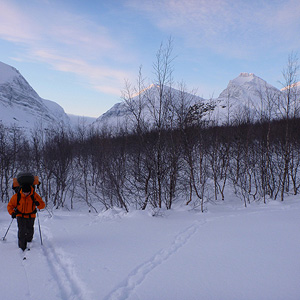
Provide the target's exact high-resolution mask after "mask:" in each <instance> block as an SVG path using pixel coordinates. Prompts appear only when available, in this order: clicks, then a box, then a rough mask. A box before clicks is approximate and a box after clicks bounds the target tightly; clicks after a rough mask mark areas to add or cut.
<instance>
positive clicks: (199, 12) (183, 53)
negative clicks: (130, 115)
mask: <svg viewBox="0 0 300 300" xmlns="http://www.w3.org/2000/svg"><path fill="white" fill-rule="evenodd" d="M0 6H1V9H0V18H1V24H0V58H1V59H0V61H2V62H3V63H5V64H8V65H11V66H13V67H14V68H16V69H17V70H19V72H20V73H21V74H22V75H23V76H24V78H25V79H26V80H27V81H28V82H29V84H30V85H31V86H32V87H33V89H34V90H35V91H36V92H37V93H38V94H39V96H40V97H42V98H44V99H49V100H51V101H55V102H56V103H58V104H59V105H60V106H62V107H63V108H64V110H65V112H66V113H67V114H71V115H76V116H87V117H93V118H98V117H99V116H100V115H102V114H103V113H105V112H106V111H107V110H109V109H110V108H111V107H112V106H113V105H114V104H116V103H118V102H120V101H121V91H122V90H123V89H124V88H125V80H129V82H131V83H132V84H133V85H135V83H136V80H137V77H138V71H139V67H140V66H141V65H142V66H143V69H142V72H143V76H144V77H146V78H147V80H146V82H149V84H150V83H153V81H155V80H153V70H152V63H153V61H154V60H155V56H156V53H157V51H158V49H159V47H160V44H161V43H166V41H167V40H168V38H169V37H171V38H172V39H173V53H172V55H173V56H174V57H176V59H175V60H174V74H173V77H174V82H175V83H177V82H184V83H185V84H186V86H187V91H191V90H197V95H198V96H200V97H203V98H205V99H208V98H210V97H217V96H218V95H219V94H220V93H221V92H222V90H224V89H225V88H226V87H227V84H228V82H229V81H230V80H232V79H234V78H236V77H238V76H239V74H240V73H244V72H245V73H254V74H255V75H256V76H258V77H260V78H262V79H263V80H265V81H267V82H268V83H269V84H271V85H273V86H275V87H277V88H278V89H280V88H282V86H280V84H279V81H280V80H281V79H282V70H283V69H284V68H285V66H286V64H287V59H288V56H289V54H290V53H291V52H295V53H298V52H299V48H300V41H299V39H296V38H295V36H297V34H298V31H299V30H298V29H299V28H300V19H299V16H298V12H299V10H300V3H299V2H298V1H296V0H288V1H275V2H274V1H265V2H264V3H263V4H262V3H261V2H260V1H254V2H251V3H245V2H244V1H241V0H240V1H233V0H226V1H220V0H214V1H207V0H203V1H201V2H200V3H199V1H196V0H193V1H190V0H189V1H188V0H182V1H171V0H163V1H160V2H158V3H154V2H153V1H143V2H142V3H141V2H140V1H137V0H123V1H116V0H113V1H110V2H109V3H107V2H106V1H91V0H89V1H85V2H84V3H83V2H82V1H79V0H75V1H74V0H73V1H71V0H64V1H58V0H31V1H28V2H26V3H24V2H23V1H19V0H3V1H1V4H0ZM250 12H251V13H250ZM146 85H147V84H146Z"/></svg>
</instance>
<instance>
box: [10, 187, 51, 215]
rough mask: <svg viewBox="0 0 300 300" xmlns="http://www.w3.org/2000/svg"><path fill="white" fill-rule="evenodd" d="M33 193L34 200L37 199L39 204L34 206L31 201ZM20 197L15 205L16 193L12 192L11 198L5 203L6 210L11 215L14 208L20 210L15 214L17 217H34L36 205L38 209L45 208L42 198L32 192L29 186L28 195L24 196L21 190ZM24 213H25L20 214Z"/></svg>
mask: <svg viewBox="0 0 300 300" xmlns="http://www.w3.org/2000/svg"><path fill="white" fill-rule="evenodd" d="M33 193H34V201H38V202H39V205H38V206H36V205H35V204H34V203H33V201H32V197H31V195H32V194H33ZM20 194H21V198H20V202H19V205H17V201H18V193H16V194H14V195H13V196H12V197H11V199H10V200H9V202H8V204H7V211H8V213H9V214H10V215H11V214H12V213H13V212H14V211H15V208H16V209H17V210H18V211H19V212H20V213H19V214H17V217H24V218H35V216H36V214H35V212H34V210H35V208H36V207H37V208H38V209H43V208H45V206H46V204H45V202H44V201H43V200H42V198H41V196H40V195H39V194H37V193H36V192H34V190H33V188H31V192H30V194H29V195H28V196H25V195H24V194H23V192H22V190H21V191H20ZM22 214H26V215H22Z"/></svg>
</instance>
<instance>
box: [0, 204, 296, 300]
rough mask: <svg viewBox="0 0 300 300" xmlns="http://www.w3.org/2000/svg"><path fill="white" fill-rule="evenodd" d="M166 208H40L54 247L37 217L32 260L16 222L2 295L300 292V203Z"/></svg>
mask: <svg viewBox="0 0 300 300" xmlns="http://www.w3.org/2000/svg"><path fill="white" fill-rule="evenodd" d="M5 208H6V205H5V204H1V208H0V230H1V237H2V236H3V235H4V234H5V231H6V229H7V227H8V225H9V223H10V220H11V219H10V216H9V215H8V214H7V212H6V210H5ZM163 214H164V215H163V216H159V217H152V216H151V215H150V213H149V212H145V211H143V212H142V211H134V212H130V213H129V214H125V213H124V212H122V211H121V210H109V211H106V212H102V213H99V214H91V213H90V214H89V213H83V212H66V211H55V212H54V215H53V216H52V217H50V215H49V213H48V212H47V211H43V212H40V213H39V218H40V222H41V229H42V236H43V243H44V245H43V246H41V244H40V239H39V230H38V222H36V224H35V237H34V241H33V243H32V246H31V250H30V251H28V252H27V259H26V260H22V254H21V253H20V251H19V249H18V248H17V223H16V221H14V222H13V224H12V226H11V229H10V231H9V233H8V235H7V239H6V241H1V244H0V247H1V255H0V264H1V268H0V270H1V285H0V299H3V300H20V299H22V300H29V299H30V300H71V299H73V300H123V299H130V300H138V299H139V300H194V299H195V300H200V299H202V300H235V299H236V300H246V299H247V300H252V299H255V300H263V299H264V300H276V299H278V300H298V299H300V284H299V280H300V200H298V199H293V198H287V200H286V201H285V202H283V203H281V202H278V201H272V202H269V203H268V204H267V205H264V204H262V203H261V204H252V205H251V206H249V207H248V208H244V207H243V205H242V203H241V202H236V203H235V204H232V203H230V204H228V203H224V204H222V203H219V204H216V205H209V206H208V211H207V212H206V213H201V212H199V211H197V210H189V208H188V207H177V208H175V209H173V210H170V211H164V213H163Z"/></svg>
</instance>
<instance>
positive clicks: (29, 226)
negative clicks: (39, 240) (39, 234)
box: [17, 217, 35, 251]
mask: <svg viewBox="0 0 300 300" xmlns="http://www.w3.org/2000/svg"><path fill="white" fill-rule="evenodd" d="M34 220H35V218H21V217H17V221H18V230H19V231H18V240H19V247H20V248H21V249H22V250H23V251H24V250H25V249H26V247H27V243H30V242H31V241H32V238H33V234H34Z"/></svg>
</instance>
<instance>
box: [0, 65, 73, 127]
mask: <svg viewBox="0 0 300 300" xmlns="http://www.w3.org/2000/svg"><path fill="white" fill-rule="evenodd" d="M0 121H1V122H2V123H3V124H4V125H5V126H11V125H16V126H17V127H19V128H22V129H25V130H26V131H29V130H30V129H32V128H34V126H36V125H39V126H41V125H42V126H43V127H44V128H47V127H49V126H55V125H59V124H61V123H63V124H66V125H68V123H69V118H68V116H67V115H66V114H65V112H64V110H63V108H62V107H61V106H59V105H58V104H56V103H55V102H53V101H49V100H45V99H42V98H41V97H39V95H38V94H37V93H36V92H35V91H34V89H33V88H32V87H31V86H30V85H29V83H28V82H27V81H26V80H25V78H24V77H23V76H22V75H21V74H20V73H19V71H17V70H16V69H15V68H13V67H11V66H9V65H6V64H4V63H2V62H0Z"/></svg>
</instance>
